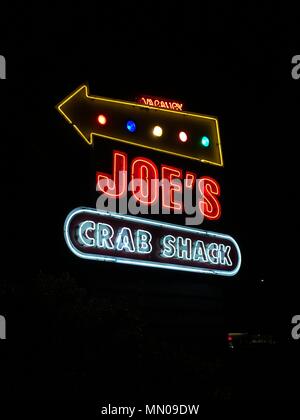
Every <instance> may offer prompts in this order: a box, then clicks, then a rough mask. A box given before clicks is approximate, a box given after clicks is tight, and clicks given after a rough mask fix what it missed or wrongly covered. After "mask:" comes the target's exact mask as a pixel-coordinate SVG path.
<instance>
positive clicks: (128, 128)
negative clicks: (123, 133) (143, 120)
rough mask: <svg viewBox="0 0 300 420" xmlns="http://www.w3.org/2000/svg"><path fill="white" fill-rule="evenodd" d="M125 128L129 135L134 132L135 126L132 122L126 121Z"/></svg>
mask: <svg viewBox="0 0 300 420" xmlns="http://www.w3.org/2000/svg"><path fill="white" fill-rule="evenodd" d="M126 128H127V130H128V131H130V133H134V132H135V130H136V125H135V122H134V121H131V120H130V121H127V123H126Z"/></svg>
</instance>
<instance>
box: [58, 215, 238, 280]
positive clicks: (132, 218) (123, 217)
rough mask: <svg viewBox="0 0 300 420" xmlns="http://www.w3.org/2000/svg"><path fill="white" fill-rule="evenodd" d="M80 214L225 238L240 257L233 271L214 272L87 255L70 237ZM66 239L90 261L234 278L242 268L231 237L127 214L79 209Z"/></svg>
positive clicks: (211, 270) (68, 222)
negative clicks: (73, 225)
mask: <svg viewBox="0 0 300 420" xmlns="http://www.w3.org/2000/svg"><path fill="white" fill-rule="evenodd" d="M80 213H89V214H94V215H95V214H96V215H103V216H108V217H112V218H115V219H120V220H125V221H126V220H129V221H133V222H137V223H140V224H144V225H150V226H157V227H164V228H170V229H173V230H175V231H176V230H177V231H181V232H192V233H198V234H202V235H204V236H208V237H211V238H214V237H216V238H223V239H226V240H229V241H230V242H231V243H232V244H234V246H235V248H236V250H237V255H238V262H237V266H236V268H235V269H234V270H232V271H222V270H213V269H209V268H200V267H188V266H184V265H177V264H168V263H161V262H151V261H142V260H135V259H131V258H123V257H110V256H106V255H95V254H86V253H83V252H80V251H78V250H77V249H76V248H75V246H74V245H73V244H72V242H71V239H70V236H69V225H70V222H71V219H72V218H73V217H74V216H76V215H77V214H80ZM64 238H65V241H66V243H67V245H68V248H69V249H70V251H72V252H73V254H75V255H76V256H77V257H79V258H83V259H88V260H96V261H107V262H115V263H120V264H131V265H139V266H144V267H156V268H164V269H169V270H179V271H188V272H193V273H204V274H215V275H220V276H234V275H235V274H236V273H237V272H238V271H239V269H240V267H241V262H242V256H241V251H240V248H239V246H238V244H237V242H236V241H235V239H233V238H232V237H231V236H229V235H226V234H223V233H217V232H212V231H207V230H201V229H195V228H191V227H185V226H180V225H173V224H171V223H165V222H158V221H155V220H150V219H144V218H141V217H136V216H129V215H127V214H119V213H114V212H109V211H105V210H95V209H91V208H89V207H77V208H75V209H74V210H72V211H71V212H70V213H69V214H68V216H67V217H66V220H65V223H64Z"/></svg>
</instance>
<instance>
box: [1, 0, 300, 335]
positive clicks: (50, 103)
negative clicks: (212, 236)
mask: <svg viewBox="0 0 300 420" xmlns="http://www.w3.org/2000/svg"><path fill="white" fill-rule="evenodd" d="M162 4H164V3H162V2H161V5H160V6H154V5H153V4H152V3H151V2H148V3H147V4H143V6H139V7H136V6H133V5H127V4H123V5H122V6H116V7H114V6H113V5H111V3H102V2H101V3H100V4H99V5H98V6H94V5H84V6H83V5H82V4H81V5H77V4H73V5H72V8H71V9H69V10H68V11H64V10H62V6H55V7H53V8H52V9H51V10H48V9H47V7H46V6H44V5H42V4H41V5H40V10H37V9H36V8H34V9H33V8H32V9H31V8H30V6H28V5H27V4H26V5H22V6H18V7H15V8H13V7H11V8H10V10H8V11H7V16H6V18H5V20H6V22H7V25H6V26H5V25H4V27H3V26H2V28H1V32H2V37H1V43H0V47H1V50H0V53H1V54H3V55H5V56H6V59H7V80H6V81H1V83H0V93H1V98H2V99H1V102H2V104H1V115H2V118H1V124H4V128H5V130H6V135H5V136H4V135H3V136H1V137H2V153H1V167H2V174H3V175H2V182H3V183H4V192H5V198H4V200H3V201H2V205H3V207H4V214H5V215H6V216H7V212H8V216H9V217H11V211H12V214H13V215H14V218H15V220H16V223H14V226H13V228H12V229H13V232H14V234H13V235H10V237H11V239H12V240H11V243H10V245H9V248H10V249H15V248H16V247H17V248H18V251H17V253H18V255H19V257H18V261H19V262H20V264H22V270H24V272H25V273H28V276H31V275H33V274H34V273H35V272H37V271H39V270H40V269H42V270H50V271H51V270H52V271H60V270H62V271H71V272H72V273H74V274H76V272H84V273H86V276H87V277H89V278H90V279H91V278H93V276H94V275H95V273H97V275H98V273H99V265H95V264H92V263H91V264H90V265H89V264H87V263H85V262H84V263H83V262H81V261H77V260H76V261H75V257H73V256H70V254H69V251H68V250H67V248H66V246H65V244H64V241H63V235H62V231H63V230H62V229H63V222H64V218H65V216H66V214H67V213H68V212H69V211H70V210H71V209H72V208H74V207H77V206H81V205H89V206H92V205H93V197H94V195H93V188H92V185H91V180H93V168H92V166H91V161H92V156H91V153H92V152H91V149H90V148H89V147H88V146H86V145H85V144H84V143H83V142H82V140H81V139H80V138H79V136H77V135H76V133H75V132H74V131H73V130H72V128H71V127H70V126H69V125H68V124H66V123H65V121H64V120H63V119H62V118H61V116H60V115H59V114H58V112H57V111H56V110H55V108H54V107H55V105H56V104H57V103H58V102H60V101H61V99H62V98H64V97H65V96H66V95H67V94H68V93H70V92H71V91H72V90H74V89H75V88H76V87H77V86H79V85H80V84H81V83H83V82H86V81H87V82H88V83H89V85H90V91H91V93H92V94H95V95H99V96H107V97H112V98H118V99H125V100H134V99H135V97H136V96H137V95H138V94H139V93H141V92H142V93H147V94H149V95H157V96H161V97H167V98H176V99H177V98H178V99H181V100H182V101H183V102H184V103H185V106H186V109H187V110H189V111H191V112H199V113H203V114H208V115H209V114H212V115H216V116H218V118H219V123H220V130H221V138H222V145H223V153H224V161H225V167H224V169H221V170H220V173H219V175H218V176H219V179H220V180H221V185H222V195H221V197H222V205H223V218H222V220H221V222H220V223H219V227H218V229H219V230H220V231H223V232H225V233H228V234H231V235H232V236H234V237H235V238H236V239H237V240H238V242H239V243H240V246H241V250H242V256H243V266H242V269H241V271H240V274H239V275H238V276H237V278H235V279H230V280H228V279H225V280H224V279H221V280H220V279H211V278H209V279H207V278H205V279H204V278H203V282H204V283H206V282H209V281H211V282H212V284H214V285H216V287H218V285H220V284H221V283H222V282H223V281H226V282H229V286H228V289H226V286H224V285H222V287H224V288H225V292H224V293H225V295H226V296H227V299H228V300H227V303H226V304H227V305H228V306H230V305H232V310H231V311H230V310H229V312H230V317H231V318H232V321H233V320H234V318H235V317H239V316H240V313H239V311H242V313H243V316H245V317H246V319H247V322H249V319H252V314H251V313H250V312H251V311H253V310H254V308H255V306H256V304H257V301H258V300H259V299H261V298H262V299H263V301H264V307H266V308H270V311H271V315H270V319H272V316H274V319H275V318H276V319H277V321H278V322H279V323H283V324H284V328H287V329H289V322H290V318H291V316H292V315H294V314H295V313H297V312H299V306H298V300H299V299H298V296H299V294H300V286H299V280H298V274H297V271H296V263H295V262H294V259H293V258H295V259H296V261H297V248H295V244H296V242H295V241H296V235H297V232H298V230H299V222H298V215H297V213H298V208H299V204H298V201H299V200H298V194H297V191H298V184H297V181H298V165H299V163H298V145H297V143H298V136H299V126H298V115H299V97H300V81H297V80H293V79H292V78H291V67H292V65H291V58H292V56H293V55H296V54H300V46H299V45H300V44H299V41H300V39H299V38H300V35H299V30H298V29H297V26H296V22H297V21H299V16H298V15H297V14H296V12H295V11H293V10H288V9H287V8H286V6H285V5H282V6H278V5H276V6H275V4H274V3H273V2H270V1H269V2H264V3H263V4H262V3H261V2H258V3H255V2H247V3H246V4H244V3H243V4H241V5H240V6H238V7H237V6H234V5H233V4H232V3H231V2H226V3H224V4H223V5H220V6H219V5H216V4H214V5H209V4H207V2H198V3H197V4H198V5H199V9H198V10H197V11H196V10H194V9H193V8H192V6H190V5H182V4H180V6H174V5H173V6H166V5H164V6H162ZM174 4H175V3H174ZM3 115H4V118H3ZM109 159H110V156H109ZM178 164H180V163H178ZM182 165H184V163H182ZM194 169H196V171H197V172H198V173H200V175H201V174H202V171H204V172H205V171H206V168H199V169H198V168H194ZM209 170H210V169H207V171H209ZM28 226H30V227H28ZM215 226H216V225H214V224H213V223H211V224H207V225H206V226H205V227H206V228H207V229H210V230H217V228H216V227H215ZM10 229H11V228H9V231H10ZM32 232H34V233H32ZM15 235H17V236H15ZM35 235H36V236H35ZM16 238H18V239H16ZM31 247H32V248H31ZM9 254H10V255H11V253H9ZM7 261H8V264H9V267H10V270H12V271H13V272H16V271H18V270H19V268H20V267H19V264H15V259H13V258H11V257H8V258H7ZM122 269H123V270H124V272H125V273H126V275H131V276H132V279H131V280H133V282H134V281H138V278H139V277H140V276H142V277H144V278H148V277H149V279H150V280H151V281H153V282H154V285H155V287H159V282H160V281H162V280H164V281H165V282H166V283H168V284H169V285H170V287H172V284H171V281H172V280H173V279H172V276H171V275H170V274H169V273H165V272H164V273H161V272H160V271H159V270H158V271H157V272H155V273H154V271H153V272H152V271H151V273H150V272H148V271H147V272H145V271H143V270H141V269H132V268H130V269H129V268H122ZM109 272H110V267H104V265H101V275H102V276H103V275H105V274H107V273H109ZM116 273H118V274H121V271H120V269H118V268H116ZM261 278H263V279H265V283H264V284H263V285H261V283H260V279H261ZM176 281H178V282H179V283H180V282H181V281H182V282H183V281H186V282H188V284H189V285H191V284H193V285H195V284H197V283H198V282H201V279H199V278H197V279H195V278H194V277H193V276H191V275H186V274H178V277H177V280H176ZM90 282H91V284H92V283H93V281H92V280H90ZM116 284H117V283H116ZM134 285H136V283H134ZM114 287H117V286H116V285H115V286H114ZM133 287H134V286H133ZM262 288H263V290H262ZM265 304H266V305H265ZM245 308H246V309H245ZM247 314H248V315H247ZM271 324H272V321H271Z"/></svg>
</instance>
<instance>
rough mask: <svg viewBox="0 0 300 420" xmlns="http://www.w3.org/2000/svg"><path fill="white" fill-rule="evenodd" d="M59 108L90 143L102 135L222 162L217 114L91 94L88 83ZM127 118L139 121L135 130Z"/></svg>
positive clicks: (203, 160) (180, 154)
mask: <svg viewBox="0 0 300 420" xmlns="http://www.w3.org/2000/svg"><path fill="white" fill-rule="evenodd" d="M57 109H58V111H59V112H60V113H61V114H62V115H63V116H64V118H65V119H66V120H67V121H68V122H69V123H70V124H72V126H73V127H74V129H75V130H76V131H77V133H78V134H79V135H80V136H81V137H82V138H83V139H84V141H85V142H86V143H88V144H89V145H92V144H93V141H94V137H96V138H97V137H98V138H99V137H101V138H103V139H110V140H115V141H119V142H123V143H129V144H133V145H136V146H141V147H145V148H148V149H152V150H156V151H159V152H164V153H169V154H173V155H177V156H181V157H184V158H188V159H194V160H198V161H200V162H205V163H209V164H212V165H217V166H223V157H222V149H221V140H220V134H219V126H218V120H217V118H215V117H211V116H207V115H200V114H194V113H187V112H178V111H172V110H168V109H161V108H153V107H150V106H147V105H141V104H137V103H135V102H126V101H119V100H115V99H110V98H102V97H98V96H91V95H89V90H88V86H87V85H82V86H80V87H79V88H78V89H76V90H75V91H74V92H72V93H71V94H70V95H68V96H67V97H66V98H65V99H64V100H63V101H62V102H60V103H59V104H58V105H57ZM99 115H105V117H106V124H105V125H100V124H99V122H98V116H99ZM128 120H131V121H134V122H135V124H136V131H135V132H133V133H132V132H129V131H128V130H127V129H126V122H127V121H128ZM156 126H159V127H160V128H161V133H162V135H161V136H160V137H158V136H155V135H154V134H153V132H155V131H153V129H154V127H156ZM181 131H184V132H185V133H187V140H186V141H185V142H182V141H180V139H179V136H178V135H179V132H181ZM202 138H205V139H206V142H205V144H206V146H204V145H203V144H202V143H201V139H202ZM207 139H208V146H207Z"/></svg>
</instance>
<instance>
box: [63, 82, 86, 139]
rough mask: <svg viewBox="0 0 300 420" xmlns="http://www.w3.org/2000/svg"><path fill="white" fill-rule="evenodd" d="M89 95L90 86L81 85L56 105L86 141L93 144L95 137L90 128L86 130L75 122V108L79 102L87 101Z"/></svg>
mask: <svg viewBox="0 0 300 420" xmlns="http://www.w3.org/2000/svg"><path fill="white" fill-rule="evenodd" d="M87 97H88V86H87V85H81V86H80V87H78V88H77V89H76V90H74V91H73V92H72V93H70V95H68V96H67V97H66V98H64V99H63V100H62V101H61V102H60V103H59V104H58V105H56V109H57V110H58V112H59V113H60V114H61V115H62V116H63V117H64V118H65V119H66V120H67V121H68V123H69V124H71V125H72V126H73V128H74V129H75V130H76V131H77V133H78V134H79V135H80V136H81V137H82V138H83V139H84V141H85V142H86V143H88V144H89V145H91V144H92V143H93V138H92V135H91V134H90V132H89V130H88V129H87V130H84V129H82V128H81V127H80V128H79V126H78V125H77V124H75V118H74V117H75V114H74V109H75V110H76V107H77V106H78V104H82V103H83V102H85V101H86V99H87Z"/></svg>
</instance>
